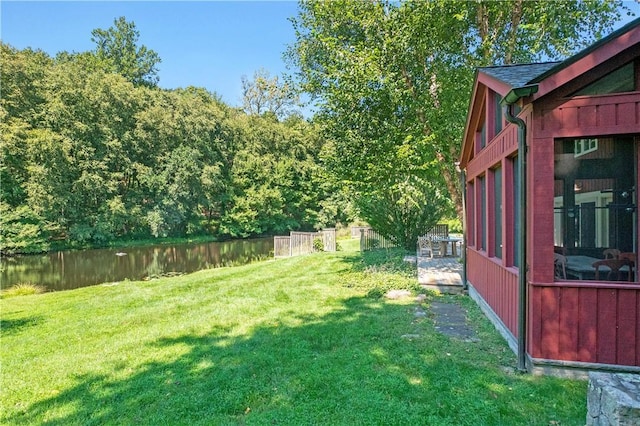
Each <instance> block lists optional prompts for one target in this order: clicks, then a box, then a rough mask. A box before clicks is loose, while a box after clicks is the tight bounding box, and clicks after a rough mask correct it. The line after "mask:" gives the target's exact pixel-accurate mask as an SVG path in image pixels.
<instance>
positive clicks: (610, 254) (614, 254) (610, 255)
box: [602, 248, 620, 259]
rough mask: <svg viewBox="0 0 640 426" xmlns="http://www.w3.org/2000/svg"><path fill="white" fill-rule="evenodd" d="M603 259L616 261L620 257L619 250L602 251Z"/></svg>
mask: <svg viewBox="0 0 640 426" xmlns="http://www.w3.org/2000/svg"><path fill="white" fill-rule="evenodd" d="M602 254H603V255H604V258H605V259H617V258H618V256H620V250H618V249H615V248H608V249H604V251H603V252H602Z"/></svg>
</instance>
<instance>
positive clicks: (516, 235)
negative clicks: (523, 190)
mask: <svg viewBox="0 0 640 426" xmlns="http://www.w3.org/2000/svg"><path fill="white" fill-rule="evenodd" d="M511 161H512V164H511V166H512V167H513V201H512V202H513V209H512V211H513V246H512V247H511V250H512V253H511V254H512V259H513V266H516V267H519V266H520V265H521V264H522V263H521V260H520V253H519V252H518V247H520V221H519V219H518V218H519V217H520V214H521V212H520V169H519V168H518V157H517V156H515V157H513V159H512V160H511Z"/></svg>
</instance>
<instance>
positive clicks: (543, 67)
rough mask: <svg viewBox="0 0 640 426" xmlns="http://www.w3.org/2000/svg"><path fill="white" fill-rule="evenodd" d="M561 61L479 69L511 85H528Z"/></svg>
mask: <svg viewBox="0 0 640 426" xmlns="http://www.w3.org/2000/svg"><path fill="white" fill-rule="evenodd" d="M558 64H560V62H543V63H540V64H520V65H503V66H497V67H482V68H478V71H480V72H482V73H484V74H487V75H489V76H491V77H493V78H495V79H498V80H500V81H502V82H503V83H506V84H508V85H509V86H511V87H522V86H526V85H528V84H529V82H531V80H533V79H535V78H536V77H538V76H539V75H541V74H544V73H545V72H547V71H549V70H550V69H551V68H553V67H555V66H556V65H558Z"/></svg>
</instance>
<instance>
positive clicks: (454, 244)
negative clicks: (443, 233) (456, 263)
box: [436, 237, 462, 257]
mask: <svg viewBox="0 0 640 426" xmlns="http://www.w3.org/2000/svg"><path fill="white" fill-rule="evenodd" d="M436 241H438V244H440V256H443V257H444V256H446V255H447V253H448V252H449V251H448V246H449V243H451V256H454V257H455V256H457V255H458V243H460V242H462V238H453V237H447V238H437V239H436Z"/></svg>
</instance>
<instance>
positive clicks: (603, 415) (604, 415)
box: [587, 372, 640, 426]
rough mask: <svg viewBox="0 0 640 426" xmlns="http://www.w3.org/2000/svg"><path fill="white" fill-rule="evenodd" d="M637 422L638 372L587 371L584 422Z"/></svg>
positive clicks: (603, 425)
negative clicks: (585, 414)
mask: <svg viewBox="0 0 640 426" xmlns="http://www.w3.org/2000/svg"><path fill="white" fill-rule="evenodd" d="M592 425H593V426H613V425H616V426H631V425H634V426H638V425H640V375H637V374H626V373H595V372H592V373H589V390H588V394H587V426H592Z"/></svg>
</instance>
